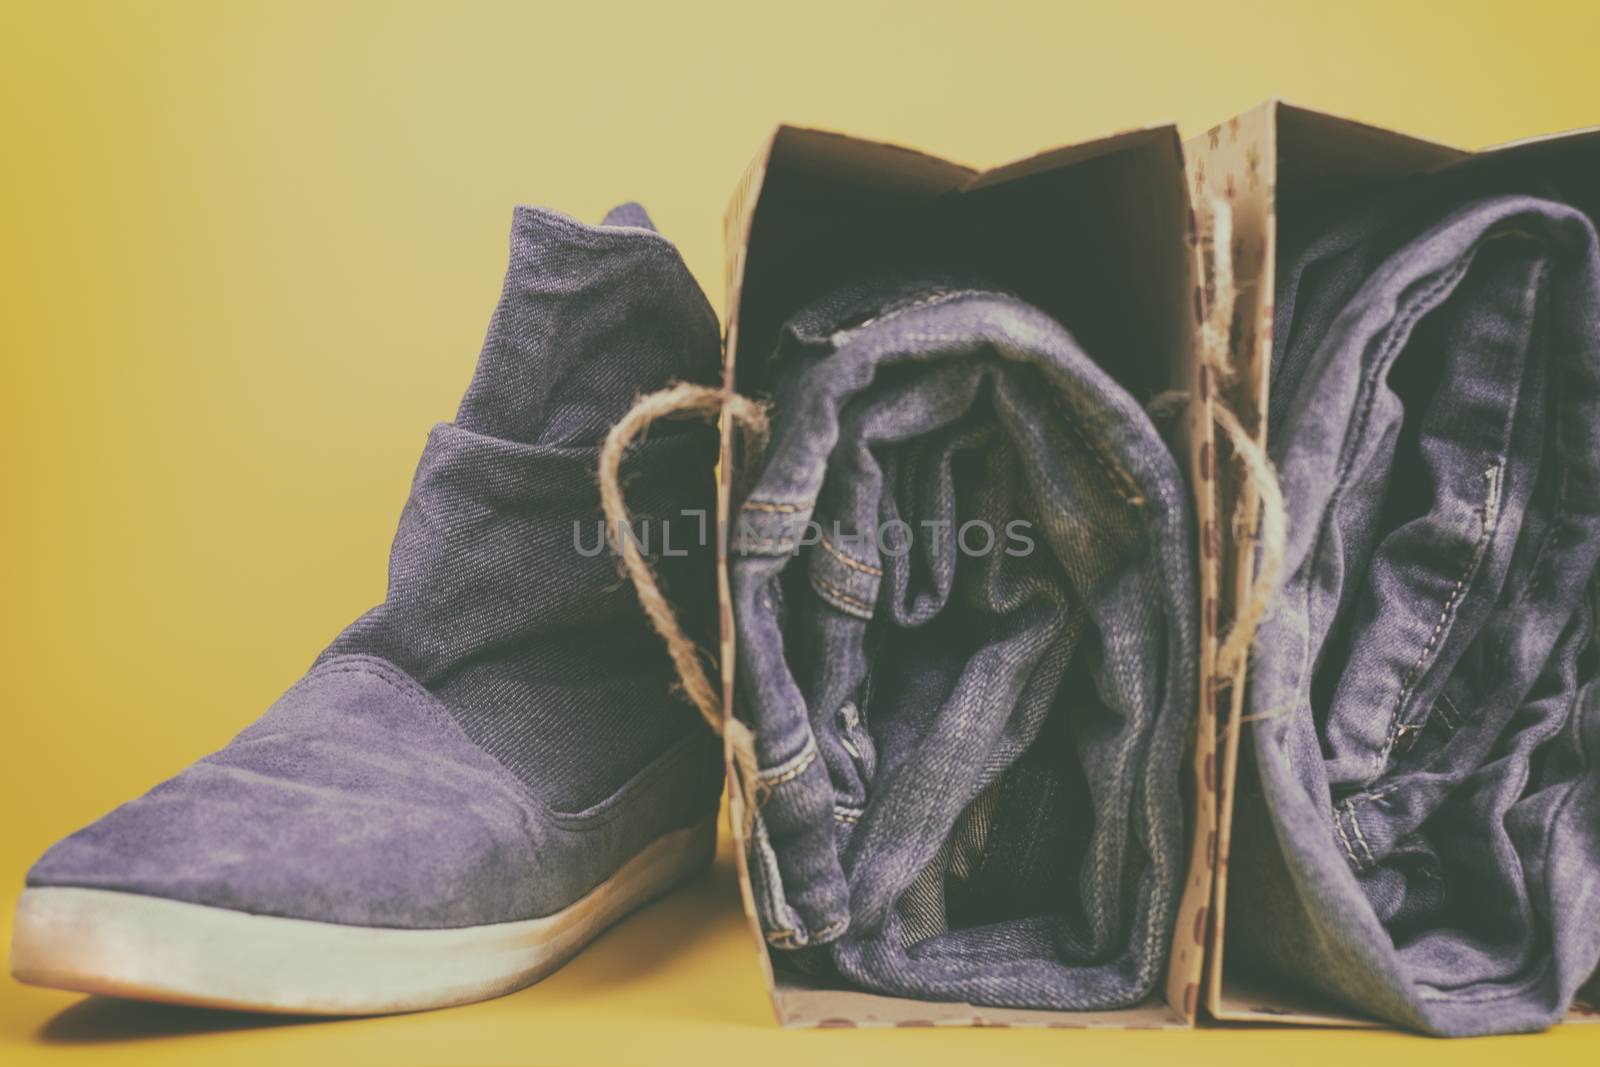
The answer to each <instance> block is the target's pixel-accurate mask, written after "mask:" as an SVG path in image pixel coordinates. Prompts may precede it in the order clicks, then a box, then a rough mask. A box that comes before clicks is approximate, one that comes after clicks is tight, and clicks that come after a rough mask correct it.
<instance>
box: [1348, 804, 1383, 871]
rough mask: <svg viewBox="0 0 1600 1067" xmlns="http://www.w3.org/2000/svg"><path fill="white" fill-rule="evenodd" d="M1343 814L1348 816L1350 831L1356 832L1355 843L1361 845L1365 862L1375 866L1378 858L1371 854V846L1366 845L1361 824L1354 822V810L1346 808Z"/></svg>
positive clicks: (1365, 836) (1365, 837)
mask: <svg viewBox="0 0 1600 1067" xmlns="http://www.w3.org/2000/svg"><path fill="white" fill-rule="evenodd" d="M1345 814H1347V815H1349V816H1350V829H1352V830H1354V831H1355V832H1356V841H1357V842H1359V843H1360V845H1361V851H1362V852H1365V853H1366V854H1367V862H1368V863H1369V864H1373V865H1376V864H1377V862H1378V857H1376V856H1374V855H1373V854H1372V846H1371V845H1369V844H1368V843H1367V835H1366V834H1364V833H1362V832H1361V824H1360V823H1359V822H1357V821H1356V809H1355V808H1347V809H1346V811H1345Z"/></svg>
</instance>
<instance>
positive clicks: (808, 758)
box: [757, 745, 817, 789]
mask: <svg viewBox="0 0 1600 1067" xmlns="http://www.w3.org/2000/svg"><path fill="white" fill-rule="evenodd" d="M816 760H817V749H816V746H815V745H812V746H810V747H809V748H807V749H806V751H805V752H804V753H803V754H802V755H801V756H800V757H799V762H798V763H796V764H795V765H794V766H793V767H788V768H785V769H784V770H782V771H779V772H778V773H777V774H775V775H772V776H771V777H768V775H767V772H765V771H763V772H762V773H761V774H759V775H757V778H758V779H759V780H760V782H761V784H762V785H764V786H766V787H767V788H768V789H775V788H777V787H778V786H780V785H782V784H783V783H784V782H789V781H793V780H794V779H796V778H798V777H800V776H801V775H802V774H804V773H805V771H806V768H807V767H809V766H811V765H812V764H813V763H815V762H816Z"/></svg>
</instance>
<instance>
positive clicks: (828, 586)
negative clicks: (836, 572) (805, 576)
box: [812, 578, 872, 615]
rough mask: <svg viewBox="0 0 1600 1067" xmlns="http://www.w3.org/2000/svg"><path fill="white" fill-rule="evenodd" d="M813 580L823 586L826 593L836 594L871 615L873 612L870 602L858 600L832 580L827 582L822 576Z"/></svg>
mask: <svg viewBox="0 0 1600 1067" xmlns="http://www.w3.org/2000/svg"><path fill="white" fill-rule="evenodd" d="M812 580H813V581H814V582H816V583H817V584H818V585H819V586H821V587H822V591H823V592H824V593H829V594H832V595H833V596H835V597H837V598H839V599H840V600H842V601H844V602H845V603H846V604H848V605H849V606H850V607H853V608H860V609H861V610H862V611H865V612H866V613H867V614H869V615H870V614H871V613H872V605H871V604H868V603H867V602H866V601H864V600H858V599H857V598H855V597H853V596H851V595H850V594H849V593H847V592H845V591H844V590H843V589H840V588H839V587H838V586H836V585H833V584H832V583H830V582H825V581H823V580H822V579H821V578H813V579H812Z"/></svg>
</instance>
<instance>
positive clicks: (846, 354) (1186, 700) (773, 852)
mask: <svg viewBox="0 0 1600 1067" xmlns="http://www.w3.org/2000/svg"><path fill="white" fill-rule="evenodd" d="M775 369H776V374H777V385H776V391H775V396H774V405H773V410H774V425H773V438H772V443H771V445H770V447H769V449H768V451H767V452H766V455H765V457H764V459H763V460H762V463H761V468H760V471H759V474H758V476H757V477H756V480H755V483H754V486H753V488H752V489H751V491H750V493H749V494H748V496H747V497H746V498H745V499H744V500H743V502H742V506H741V507H740V509H739V512H738V515H737V517H736V526H735V529H734V530H733V537H732V542H731V544H732V557H733V562H732V567H731V570H732V587H733V598H734V613H735V625H736V629H737V639H738V663H737V667H738V672H737V676H738V679H739V683H738V685H739V689H738V701H739V705H738V706H739V714H740V715H741V717H742V718H743V719H745V721H747V722H748V723H749V724H750V726H751V727H752V729H753V732H754V734H755V738H756V748H757V757H758V762H759V764H760V768H761V776H760V777H761V786H760V788H759V789H758V794H759V796H760V799H761V802H760V804H759V807H758V811H757V816H756V819H755V825H754V831H753V835H752V843H751V846H750V849H749V861H750V867H751V871H752V880H753V882H754V890H755V897H756V900H757V904H758V909H759V912H760V918H761V921H762V925H763V927H764V930H765V933H766V937H767V940H768V941H769V943H770V944H771V946H772V948H773V950H774V953H775V955H776V957H777V959H778V961H779V963H780V965H788V966H792V967H794V968H796V969H798V970H800V971H802V972H804V973H807V974H809V975H813V976H817V977H821V978H824V979H826V980H830V981H838V980H842V981H844V982H845V983H847V984H852V985H854V986H857V987H860V988H864V989H867V990H872V991H876V992H880V993H886V994H894V995H900V996H909V997H919V998H928V999H941V1000H958V1001H966V1002H970V1003H974V1004H984V1005H994V1006H1016V1007H1036V1008H1052V1009H1063V1010H1071V1009H1082V1010H1089V1009H1100V1008H1111V1007H1117V1006H1123V1005H1128V1004H1132V1003H1134V1002H1137V1001H1139V1000H1141V999H1143V998H1144V997H1146V996H1147V995H1149V994H1150V992H1151V990H1152V988H1153V987H1154V985H1155V983H1156V982H1157V980H1158V979H1159V978H1160V977H1161V975H1162V972H1163V968H1164V965H1165V961H1166V954H1167V948H1168V944H1169V939H1170V932H1171V931H1170V927H1171V925H1172V920H1173V910H1174V906H1175V901H1176V895H1177V890H1178V886H1179V883H1180V880H1181V878H1182V875H1183V869H1182V868H1183V849H1182V841H1183V832H1184V819H1185V809H1184V801H1183V798H1182V796H1181V791H1180V767H1179V764H1180V757H1181V755H1182V753H1183V751H1184V748H1185V742H1186V734H1187V730H1188V728H1189V724H1190V721H1191V718H1190V717H1191V714H1192V707H1193V705H1194V701H1195V672H1196V669H1197V665H1196V630H1195V628H1196V625H1197V619H1198V605H1197V600H1196V596H1197V594H1196V585H1195V582H1196V579H1195V573H1194V560H1193V551H1194V536H1193V530H1192V523H1193V518H1192V512H1191V509H1190V506H1189V500H1188V496H1187V494H1186V490H1185V487H1184V483H1183V479H1182V476H1181V475H1180V473H1179V469H1178V465H1177V463H1176V462H1175V460H1174V458H1173V456H1172V455H1171V453H1170V452H1169V451H1168V449H1167V447H1166V446H1165V444H1164V443H1163V442H1162V440H1161V438H1160V437H1159V436H1158V434H1157V432H1156V430H1155V428H1154V427H1153V426H1152V424H1151V422H1150V420H1149V418H1148V417H1147V416H1146V414H1145V412H1144V411H1143V410H1142V409H1141V408H1140V407H1139V406H1138V404H1137V403H1136V402H1135V401H1134V399H1133V398H1132V397H1131V396H1129V395H1128V394H1127V393H1126V392H1125V391H1124V390H1122V389H1121V388H1120V387H1118V386H1117V385H1116V384H1115V383H1114V382H1113V381H1112V379H1111V378H1110V377H1109V376H1108V375H1107V374H1106V373H1105V372H1104V371H1103V370H1101V369H1100V368H1099V367H1097V366H1096V365H1095V364H1094V363H1093V362H1092V361H1091V360H1090V359H1089V358H1088V357H1087V356H1086V355H1085V354H1084V353H1083V352H1082V351H1081V350H1080V349H1079V348H1078V346H1077V344H1076V343H1075V342H1074V341H1073V339H1072V337H1071V336H1070V335H1069V334H1068V333H1067V331H1066V330H1065V329H1063V328H1062V326H1061V325H1060V324H1058V323H1057V322H1055V321H1054V320H1053V319H1051V318H1050V317H1049V316H1047V315H1045V314H1044V313H1043V312H1041V311H1039V310H1037V309H1035V308H1033V307H1031V306H1029V305H1027V304H1025V303H1023V302H1022V301H1020V300H1017V299H1015V298H1014V297H1012V296H1009V295H1006V294H1004V293H1000V292H995V291H990V290H986V289H982V288H976V287H970V286H964V285H961V284H958V283H952V284H945V283H921V282H907V281H897V282H884V283H880V284H868V285H862V286H856V287H852V288H849V289H847V290H844V291H842V292H840V293H838V294H835V295H834V296H832V297H830V298H827V299H825V300H823V301H821V302H820V303H819V304H817V305H815V306H813V307H811V308H809V309H807V310H805V311H803V312H802V313H800V314H799V315H797V316H796V317H794V318H793V319H791V320H790V322H789V323H788V325H787V326H786V327H785V329H784V331H783V336H782V339H781V342H780V344H779V346H778V351H777V356H776V359H775ZM982 524H987V527H985V526H984V525H982Z"/></svg>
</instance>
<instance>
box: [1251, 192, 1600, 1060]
mask: <svg viewBox="0 0 1600 1067" xmlns="http://www.w3.org/2000/svg"><path fill="white" fill-rule="evenodd" d="M1459 193H1460V189H1459V187H1445V186H1434V185H1431V184H1428V183H1424V184H1423V185H1421V186H1420V187H1418V188H1416V189H1413V190H1409V191H1407V192H1405V193H1403V194H1402V195H1400V196H1398V197H1396V198H1394V199H1392V200H1390V201H1387V202H1385V203H1384V204H1381V205H1379V206H1378V207H1376V208H1373V209H1368V210H1365V211H1363V212H1361V213H1360V214H1359V215H1357V216H1356V217H1354V218H1351V219H1348V220H1346V221H1344V222H1343V223H1341V224H1340V225H1338V226H1335V227H1334V228H1333V229H1332V230H1330V231H1329V232H1327V233H1326V234H1325V235H1323V236H1321V237H1320V238H1319V239H1317V240H1316V241H1315V242H1314V243H1312V244H1311V245H1310V246H1309V247H1308V248H1307V249H1306V250H1305V251H1304V252H1303V254H1301V255H1298V256H1295V257H1285V259H1286V261H1287V262H1288V263H1289V264H1290V265H1289V266H1288V268H1287V270H1286V271H1285V273H1284V276H1283V277H1282V278H1280V280H1279V284H1278V309H1277V322H1276V329H1275V350H1274V354H1273V364H1274V366H1273V375H1274V387H1273V393H1272V405H1271V413H1270V425H1269V433H1270V442H1271V446H1270V447H1271V452H1272V456H1273V459H1274V461H1275V463H1276V464H1277V467H1278V473H1279V478H1280V481H1281V483H1282V485H1283V488H1284V494H1285V498H1286V503H1287V507H1288V512H1289V516H1288V517H1289V526H1288V529H1289V534H1288V546H1287V555H1286V563H1285V568H1286V569H1285V574H1286V576H1287V577H1286V580H1285V583H1284V585H1283V588H1282V592H1281V596H1280V600H1279V602H1278V604H1277V605H1276V607H1275V609H1274V611H1273V612H1272V613H1271V614H1270V615H1269V617H1268V619H1267V620H1266V621H1265V623H1264V624H1263V626H1262V627H1261V629H1260V631H1259V632H1258V635H1257V639H1256V647H1255V660H1254V663H1253V674H1252V684H1251V690H1250V695H1249V708H1250V711H1251V713H1252V714H1253V715H1255V716H1257V717H1258V721H1257V722H1256V725H1255V727H1254V731H1253V733H1254V744H1253V752H1254V758H1255V771H1256V775H1257V776H1258V778H1259V797H1258V798H1254V797H1250V796H1247V797H1244V798H1242V800H1241V808H1240V818H1239V823H1238V827H1237V838H1236V842H1235V847H1234V850H1233V858H1232V863H1231V869H1232V871H1233V878H1232V890H1231V893H1230V902H1229V915H1230V918H1229V925H1228V929H1229V932H1230V937H1231V943H1232V944H1233V945H1235V946H1236V948H1237V951H1238V953H1239V954H1241V956H1242V957H1243V958H1245V959H1247V960H1251V961H1253V962H1255V963H1256V964H1257V965H1266V966H1267V967H1270V968H1271V969H1273V970H1274V971H1275V972H1276V973H1278V974H1280V975H1288V976H1291V977H1292V978H1294V979H1296V980H1298V981H1299V982H1302V983H1304V984H1305V985H1307V986H1309V987H1311V988H1313V989H1315V990H1319V991H1321V992H1322V993H1324V994H1329V995H1332V996H1333V997H1335V998H1337V999H1339V1000H1341V1001H1343V1002H1344V1003H1346V1004H1348V1005H1350V1006H1352V1007H1354V1008H1356V1009H1358V1010H1360V1011H1363V1012H1367V1013H1370V1014H1372V1015H1375V1016H1378V1017H1380V1018H1383V1019H1386V1020H1389V1021H1392V1022H1395V1023H1398V1024H1401V1025H1404V1026H1408V1027H1412V1028H1415V1029H1418V1030H1423V1031H1427V1032H1431V1033H1436V1034H1446V1035H1454V1034H1476V1033H1489V1032H1506V1031H1520V1030H1533V1029H1538V1028H1540V1027H1543V1026H1546V1025H1548V1024H1550V1023H1552V1022H1553V1021H1555V1020H1557V1019H1559V1018H1560V1017H1561V1016H1562V1014H1563V1013H1564V1011H1565V1010H1566V1008H1567V1006H1568V1005H1569V1003H1570V1002H1571V999H1572V997H1573V994H1574V991H1575V990H1576V989H1577V988H1578V986H1580V985H1581V984H1582V983H1583V981H1584V980H1585V979H1586V978H1587V977H1588V976H1589V974H1590V973H1591V972H1592V971H1593V969H1594V967H1595V965H1596V962H1597V961H1600V766H1597V764H1596V759H1597V753H1600V688H1597V676H1596V670H1597V666H1600V659H1597V655H1600V648H1597V645H1596V638H1597V636H1600V635H1597V634H1596V629H1595V624H1596V619H1595V611H1596V608H1597V600H1600V589H1597V586H1596V582H1595V566H1596V561H1597V558H1600V259H1597V254H1596V236H1595V230H1594V227H1593V225H1592V224H1591V222H1590V220H1589V219H1588V218H1586V217H1585V216H1584V215H1583V214H1582V213H1580V212H1578V211H1576V210H1574V209H1572V208H1570V207H1568V206H1565V205H1563V204H1561V203H1558V202H1555V201H1552V200H1541V199H1535V198H1532V197H1527V196H1513V195H1494V196H1483V195H1478V194H1472V195H1458V194H1459Z"/></svg>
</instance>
